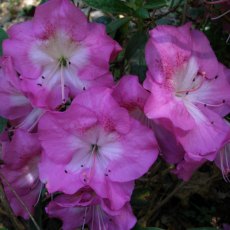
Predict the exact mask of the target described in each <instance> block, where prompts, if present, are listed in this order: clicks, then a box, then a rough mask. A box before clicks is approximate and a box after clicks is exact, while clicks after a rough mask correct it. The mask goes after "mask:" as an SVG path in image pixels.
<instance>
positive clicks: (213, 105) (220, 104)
mask: <svg viewBox="0 0 230 230" xmlns="http://www.w3.org/2000/svg"><path fill="white" fill-rule="evenodd" d="M194 103H199V104H202V105H204V107H207V106H209V107H220V106H222V105H223V104H224V103H225V100H223V101H222V102H220V103H219V104H209V103H204V102H202V101H194Z"/></svg>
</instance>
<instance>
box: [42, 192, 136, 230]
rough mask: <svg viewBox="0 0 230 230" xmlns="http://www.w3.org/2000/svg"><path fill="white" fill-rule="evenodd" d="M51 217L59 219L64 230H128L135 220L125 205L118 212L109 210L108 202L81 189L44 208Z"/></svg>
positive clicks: (56, 199)
mask: <svg viewBox="0 0 230 230" xmlns="http://www.w3.org/2000/svg"><path fill="white" fill-rule="evenodd" d="M46 211H47V213H48V214H49V216H51V217H56V218H60V219H61V220H62V222H63V229H64V230H74V229H76V228H78V227H82V229H84V227H86V225H87V226H88V227H89V228H90V229H103V230H128V229H131V228H132V227H133V226H134V225H135V223H136V218H135V217H134V215H133V213H132V209H131V207H130V205H129V204H128V203H126V204H125V205H124V206H123V207H122V208H121V209H120V210H117V211H114V210H112V209H111V206H110V202H109V200H106V199H102V198H101V197H100V196H98V195H97V194H96V193H95V192H94V191H93V190H91V189H89V188H83V189H81V190H80V191H78V192H77V193H75V194H73V195H64V194H63V195H59V196H57V197H56V198H55V199H54V200H53V201H51V202H50V203H49V205H48V207H47V208H46Z"/></svg>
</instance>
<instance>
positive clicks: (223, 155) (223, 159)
mask: <svg viewBox="0 0 230 230" xmlns="http://www.w3.org/2000/svg"><path fill="white" fill-rule="evenodd" d="M229 147H230V144H229V143H228V144H226V145H225V146H224V148H223V149H222V150H221V151H220V152H219V158H220V168H221V173H222V176H223V179H224V180H225V182H227V183H229V182H230V179H229V176H228V174H229V172H230V168H229V162H228V161H229V160H230V159H228V157H229V155H230V151H229V150H230V149H229Z"/></svg>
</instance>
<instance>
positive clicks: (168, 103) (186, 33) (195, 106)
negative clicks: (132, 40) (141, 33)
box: [144, 24, 230, 160]
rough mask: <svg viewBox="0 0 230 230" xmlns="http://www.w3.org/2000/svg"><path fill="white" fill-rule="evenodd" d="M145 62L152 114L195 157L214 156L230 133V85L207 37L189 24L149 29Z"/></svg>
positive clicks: (211, 157) (146, 111)
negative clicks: (228, 122)
mask: <svg viewBox="0 0 230 230" xmlns="http://www.w3.org/2000/svg"><path fill="white" fill-rule="evenodd" d="M146 62H147V65H148V68H149V69H148V73H147V79H146V80H145V82H144V87H145V88H146V89H148V90H150V91H151V96H150V97H149V99H148V101H147V103H146V105H145V113H146V115H147V117H148V118H150V119H156V120H157V122H158V123H159V124H161V125H162V126H164V127H165V128H166V129H168V130H170V131H171V132H172V133H173V134H174V135H175V136H176V139H177V140H178V141H179V142H180V144H181V145H182V147H183V148H184V150H185V152H187V154H189V156H190V158H194V159H196V158H197V157H198V156H202V157H203V158H205V159H207V160H214V159H215V156H216V152H217V150H218V149H219V148H220V146H221V145H222V144H223V142H224V141H225V139H226V135H227V132H228V131H229V127H228V126H227V125H226V123H225V122H224V120H223V119H222V116H223V115H224V114H225V115H226V114H227V113H228V111H229V104H230V103H229V102H230V94H229V91H230V85H229V82H228V79H227V77H228V76H227V74H225V73H226V71H224V70H223V68H225V67H223V66H222V65H221V64H219V63H218V61H217V59H216V57H215V55H214V53H213V51H212V49H211V47H210V44H209V42H208V40H207V38H206V37H205V36H204V35H203V34H202V33H201V32H199V31H197V30H191V29H190V24H186V25H184V26H181V27H173V26H158V27H156V28H155V29H153V30H152V31H150V39H149V41H148V43H147V46H146Z"/></svg>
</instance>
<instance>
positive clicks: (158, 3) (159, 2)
mask: <svg viewBox="0 0 230 230" xmlns="http://www.w3.org/2000/svg"><path fill="white" fill-rule="evenodd" d="M166 4H167V2H166V0H148V1H146V4H145V5H144V6H143V8H145V9H157V8H161V7H163V6H166Z"/></svg>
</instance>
